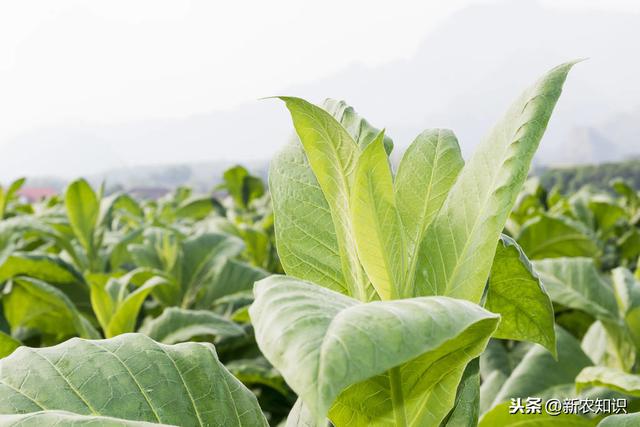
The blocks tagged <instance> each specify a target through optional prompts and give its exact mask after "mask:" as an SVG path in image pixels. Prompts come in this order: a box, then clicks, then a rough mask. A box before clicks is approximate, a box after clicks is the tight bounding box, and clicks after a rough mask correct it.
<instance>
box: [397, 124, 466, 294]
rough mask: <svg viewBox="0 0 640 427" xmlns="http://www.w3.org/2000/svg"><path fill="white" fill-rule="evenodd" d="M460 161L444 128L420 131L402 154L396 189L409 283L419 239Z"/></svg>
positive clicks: (452, 137)
mask: <svg viewBox="0 0 640 427" xmlns="http://www.w3.org/2000/svg"><path fill="white" fill-rule="evenodd" d="M463 165H464V160H462V154H461V153H460V147H459V146H458V140H457V139H456V137H455V135H454V134H453V132H451V131H450V130H447V129H430V130H426V131H424V132H422V133H421V134H420V135H418V136H417V137H416V139H415V140H414V141H413V142H412V143H411V145H410V146H409V148H407V150H406V151H405V152H404V155H403V156H402V160H401V161H400V166H398V173H397V175H396V180H395V189H396V202H397V205H398V211H399V212H400V217H401V219H402V225H403V228H404V231H405V238H406V245H407V253H408V256H407V257H408V263H409V267H408V277H407V283H408V284H409V286H412V284H413V280H414V278H415V274H416V271H415V270H416V267H417V266H418V261H419V257H418V248H419V243H420V242H421V241H422V239H423V237H424V233H425V232H426V230H427V227H428V226H429V224H431V221H432V220H433V218H434V217H435V215H436V214H437V213H438V211H439V210H440V207H441V206H442V203H444V200H445V197H446V196H447V193H448V192H449V189H450V188H451V186H452V185H453V183H454V182H455V180H456V178H457V176H458V173H459V172H460V170H461V169H462V166H463Z"/></svg>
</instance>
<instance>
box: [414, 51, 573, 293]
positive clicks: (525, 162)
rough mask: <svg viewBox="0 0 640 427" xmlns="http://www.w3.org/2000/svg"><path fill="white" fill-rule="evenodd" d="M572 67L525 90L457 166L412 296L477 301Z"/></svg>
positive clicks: (426, 241) (425, 245)
mask: <svg viewBox="0 0 640 427" xmlns="http://www.w3.org/2000/svg"><path fill="white" fill-rule="evenodd" d="M572 65H573V63H569V64H564V65H561V66H559V67H557V68H554V69H553V70H551V71H550V72H549V73H548V74H547V75H545V76H544V77H543V78H542V79H541V80H539V81H538V82H537V83H535V84H534V85H533V86H532V87H531V88H529V89H528V90H527V91H525V93H524V94H523V95H522V96H521V97H520V98H519V99H518V100H517V101H516V102H515V103H514V104H513V105H512V106H511V108H510V109H509V110H508V111H507V113H506V115H505V116H504V117H503V118H502V119H501V120H500V122H499V123H498V124H497V125H496V126H495V127H494V128H493V130H492V131H491V132H490V134H489V135H488V137H487V138H486V139H485V140H483V141H482V142H481V143H480V145H479V146H478V148H477V149H476V151H475V153H474V155H473V157H472V158H471V159H470V160H469V162H468V163H467V164H466V165H465V167H464V168H463V169H462V171H461V172H460V175H459V176H458V179H457V180H456V182H455V184H454V185H453V186H452V187H451V191H450V192H449V194H448V195H447V198H446V200H445V202H444V204H443V206H442V208H441V209H440V211H439V212H438V214H437V215H436V216H435V218H434V220H433V222H432V223H431V225H430V226H429V229H428V230H427V233H426V234H425V238H424V239H423V241H422V242H421V248H420V257H421V264H420V265H419V266H418V275H417V279H418V280H416V285H417V286H416V295H449V296H453V297H459V298H464V299H468V300H470V301H473V302H478V301H480V298H481V296H482V293H483V291H484V286H485V282H486V279H487V276H488V275H489V271H490V269H491V262H492V260H493V256H494V254H495V250H496V245H497V243H498V238H499V236H500V233H501V232H502V230H503V228H504V226H505V223H506V220H507V217H508V215H509V211H510V210H511V207H512V206H513V204H514V202H515V199H516V197H517V195H518V192H519V191H520V189H521V188H522V184H523V183H524V181H525V179H526V177H527V173H528V171H529V166H530V163H531V159H532V158H533V155H534V153H535V151H536V149H537V147H538V144H539V142H540V140H541V139H542V135H543V133H544V130H545V128H546V126H547V122H548V121H549V118H550V117H551V112H552V111H553V108H554V106H555V104H556V102H557V100H558V98H559V96H560V92H561V90H562V85H563V84H564V81H565V79H566V77H567V73H568V72H569V70H570V69H571V67H572Z"/></svg>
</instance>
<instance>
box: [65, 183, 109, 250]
mask: <svg viewBox="0 0 640 427" xmlns="http://www.w3.org/2000/svg"><path fill="white" fill-rule="evenodd" d="M64 202H65V206H66V208H67V217H68V218H69V223H70V224H71V228H72V229H73V232H74V233H75V235H76V237H77V238H78V240H79V241H80V243H81V244H82V246H83V247H84V248H85V250H87V251H92V250H93V239H94V231H95V228H96V224H97V221H98V215H99V213H100V204H99V203H98V198H97V196H96V193H95V192H94V191H93V189H92V188H91V186H90V185H89V183H87V181H85V180H84V179H78V180H76V181H73V182H72V183H71V184H69V186H68V187H67V190H66V192H65V196H64Z"/></svg>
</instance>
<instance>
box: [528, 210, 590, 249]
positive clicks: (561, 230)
mask: <svg viewBox="0 0 640 427" xmlns="http://www.w3.org/2000/svg"><path fill="white" fill-rule="evenodd" d="M516 240H517V241H518V244H519V245H520V246H522V249H524V251H525V253H526V254H527V256H528V257H529V258H530V259H544V258H559V257H594V256H596V255H597V254H598V246H597V245H596V243H595V242H594V241H593V239H592V238H591V237H589V236H587V235H586V234H584V233H583V232H582V231H581V230H580V229H579V228H577V227H576V226H574V225H572V224H571V223H570V222H569V221H567V220H566V219H563V218H556V217H551V216H548V215H540V216H539V217H536V218H534V219H532V220H531V221H528V222H527V223H526V224H525V225H524V226H523V227H522V229H521V230H520V234H519V235H518V237H517V239H516Z"/></svg>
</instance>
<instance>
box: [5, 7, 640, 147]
mask: <svg viewBox="0 0 640 427" xmlns="http://www.w3.org/2000/svg"><path fill="white" fill-rule="evenodd" d="M479 1H481V0H479ZM513 1H519V0H513ZM476 2H478V1H473V0H453V1H452V0H446V1H445V0H441V1H424V0H422V1H393V2H390V1H388V0H385V1H371V0H368V1H344V0H325V1H322V2H305V1H299V0H282V1H280V0H278V1H273V0H271V1H226V2H218V1H197V0H194V1H186V0H181V1H178V0H175V1H173V0H106V1H97V0H92V1H90V2H89V1H82V0H55V1H52V0H41V1H30V0H20V1H3V2H1V3H0V145H1V144H2V143H3V141H6V139H7V138H8V137H10V136H12V135H15V134H17V133H19V132H23V131H25V130H29V129H32V128H35V127H39V126H44V125H51V124H64V123H77V122H85V123H113V122H120V121H126V120H132V119H145V118H159V117H181V116H188V115H190V114H194V113H199V112H206V111H211V110H216V109H229V108H233V107H234V106H236V105H238V104H240V103H242V102H246V101H248V100H252V99H256V98H258V97H261V96H266V95H272V94H274V93H278V92H279V90H281V89H282V88H285V87H288V86H291V85H296V84H302V83H305V82H310V81H313V80H315V79H318V78H320V77H323V76H326V75H328V74H331V73H335V72H337V71H339V70H341V69H343V68H344V67H346V66H347V65H349V64H351V63H354V62H360V63H364V64H366V65H379V64H382V63H385V62H389V61H392V60H395V59H399V58H404V57H410V56H411V55H412V54H413V53H414V51H415V50H416V49H417V48H418V46H419V44H420V43H421V42H422V40H423V39H424V37H425V36H426V35H427V34H428V33H429V31H431V30H432V29H433V28H434V27H435V26H437V25H438V23H440V22H441V21H442V20H444V19H446V18H447V17H448V16H450V15H451V14H452V13H454V12H455V11H457V10H459V9H460V8H462V7H465V6H467V5H469V4H471V3H476ZM543 3H545V4H548V5H550V6H552V7H563V8H578V9H584V8H596V9H597V8H601V9H610V10H622V11H635V12H639V11H640V2H638V1H636V0H602V1H588V0H548V1H543Z"/></svg>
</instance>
